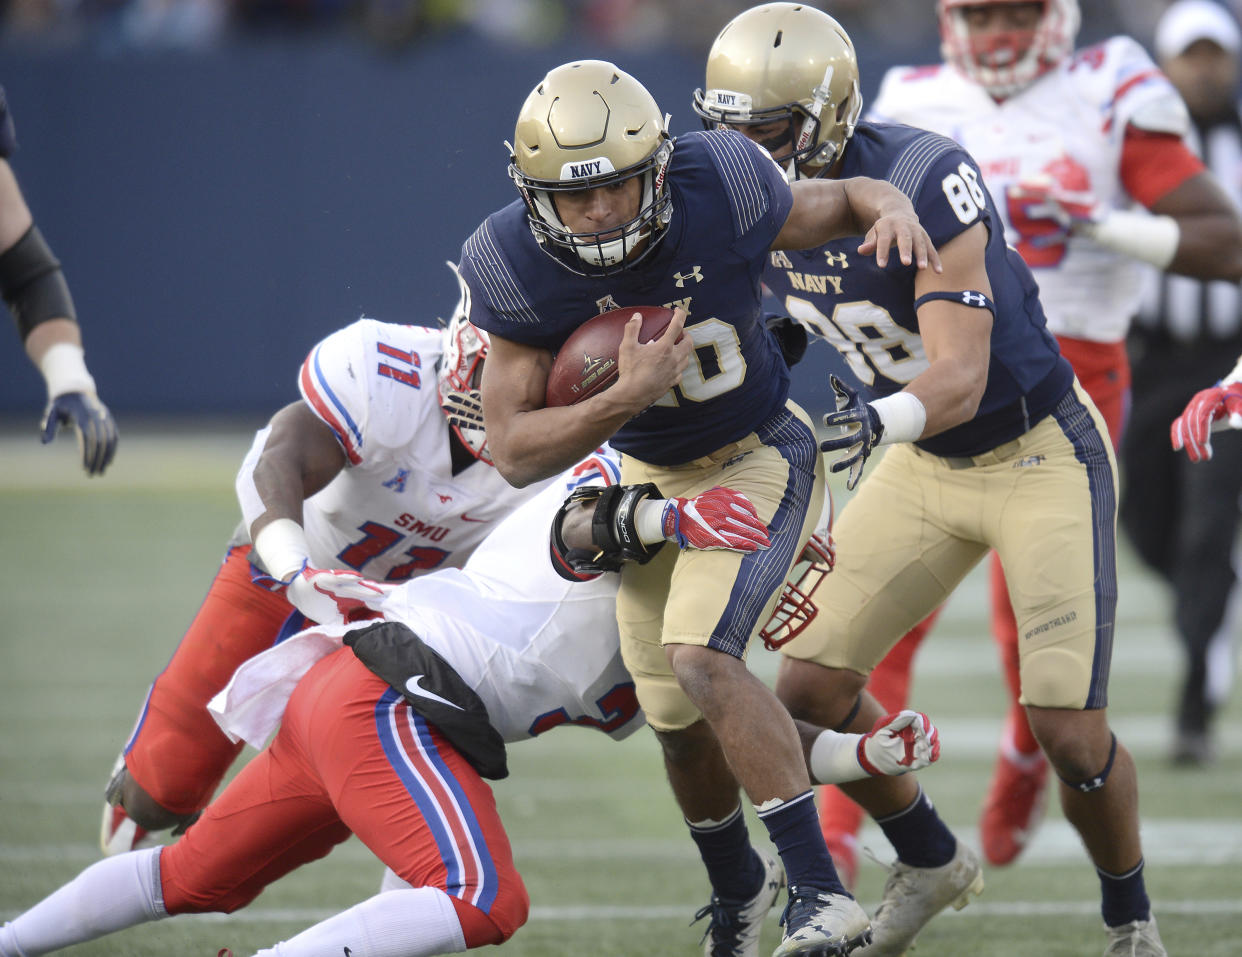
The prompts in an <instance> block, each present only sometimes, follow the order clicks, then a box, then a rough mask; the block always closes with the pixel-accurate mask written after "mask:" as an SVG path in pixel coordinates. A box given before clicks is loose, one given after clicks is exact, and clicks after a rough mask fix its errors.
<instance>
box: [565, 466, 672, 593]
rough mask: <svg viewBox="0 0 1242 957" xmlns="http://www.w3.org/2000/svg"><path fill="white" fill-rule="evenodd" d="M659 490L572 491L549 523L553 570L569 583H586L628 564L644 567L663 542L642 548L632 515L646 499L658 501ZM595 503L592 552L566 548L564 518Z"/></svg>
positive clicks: (597, 488) (644, 487)
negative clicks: (586, 505)
mask: <svg viewBox="0 0 1242 957" xmlns="http://www.w3.org/2000/svg"><path fill="white" fill-rule="evenodd" d="M660 497H661V496H660V490H659V489H658V488H656V486H655V485H654V484H653V483H651V482H647V483H646V484H645V485H609V486H607V487H601V486H598V485H592V486H588V487H586V488H580V489H575V490H574V492H573V493H572V494H571V495H570V496H569V498H567V499H565V501H564V503H563V504H562V505H561V507H560V509H558V510H557V513H556V516H555V517H554V518H553V519H552V529H551V541H550V542H549V550H550V553H551V559H552V567H553V568H555V569H556V572H557V574H558V575H560V576H561V577H562V578H565V579H568V580H569V581H575V582H577V581H587V580H589V579H591V578H594V577H596V576H597V575H600V574H601V573H603V572H617V571H620V570H621V566H622V565H624V564H625V562H627V561H635V562H638V563H639V564H640V565H642V564H646V563H647V562H649V561H651V559H652V558H654V557H655V555H656V553H657V552H658V551H659V550H660V549H661V548H663V547H664V542H656V543H655V544H654V545H645V544H643V542H642V540H641V539H640V538H639V536H638V528H637V526H636V524H635V519H634V514H635V511H636V510H637V508H638V503H639V502H641V501H642V500H643V499H646V498H660ZM588 502H594V503H595V511H594V514H593V515H592V517H591V542H592V545H593V547H592V548H589V549H587V548H570V547H569V546H568V545H566V544H565V539H564V537H563V534H562V526H563V524H564V521H565V516H566V515H567V514H569V512H570V511H571V510H572V509H575V508H578V507H579V506H580V505H582V504H583V503H588Z"/></svg>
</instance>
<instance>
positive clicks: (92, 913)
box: [0, 847, 168, 957]
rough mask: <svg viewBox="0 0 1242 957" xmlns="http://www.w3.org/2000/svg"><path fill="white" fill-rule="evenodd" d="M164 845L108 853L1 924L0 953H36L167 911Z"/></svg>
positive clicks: (23, 956)
mask: <svg viewBox="0 0 1242 957" xmlns="http://www.w3.org/2000/svg"><path fill="white" fill-rule="evenodd" d="M160 851H161V848H158V847H148V848H144V849H143V850H141V851H130V852H129V853H128V854H118V855H116V856H115V857H105V858H104V859H103V860H102V861H99V862H97V863H95V864H92V865H91V866H90V867H88V868H87V869H86V870H84V871H83V872H82V873H81V874H79V875H78V876H77V877H75V878H74V879H73V880H71V881H70V882H69V883H68V884H65V885H64V886H63V887H61V888H60V889H59V890H57V891H53V892H52V893H51V894H50V895H49V896H47V897H45V898H43V900H41V901H39V903H37V904H35V905H34V906H33V907H31V908H30V909H29V910H28V911H26V912H25V913H24V914H19V915H18V916H17V917H14V918H13V919H12V920H11V921H9V922H8V923H7V924H5V925H4V926H3V927H0V957H38V955H39V954H46V953H48V952H49V951H53V950H59V949H60V948H62V947H68V946H69V945H70V944H80V943H82V942H83V941H86V940H94V939H95V938H96V937H102V936H104V935H105V934H111V933H113V932H114V931H118V930H121V929H123V928H125V927H132V926H134V925H135V924H143V923H146V922H147V921H152V920H160V919H161V918H163V917H167V916H168V912H167V911H166V910H164V900H163V894H162V893H161V890H160Z"/></svg>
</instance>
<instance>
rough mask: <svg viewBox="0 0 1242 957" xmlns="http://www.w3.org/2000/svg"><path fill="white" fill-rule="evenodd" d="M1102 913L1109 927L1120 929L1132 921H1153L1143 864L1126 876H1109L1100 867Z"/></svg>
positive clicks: (1127, 872)
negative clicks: (1144, 879)
mask: <svg viewBox="0 0 1242 957" xmlns="http://www.w3.org/2000/svg"><path fill="white" fill-rule="evenodd" d="M1095 872H1096V873H1097V874H1099V875H1100V912H1101V913H1102V914H1103V915H1104V923H1106V924H1107V925H1108V926H1109V927H1120V926H1121V925H1122V924H1128V923H1130V921H1132V920H1151V901H1150V900H1148V899H1147V887H1146V885H1145V884H1144V883H1143V862H1142V861H1141V860H1140V861H1139V862H1138V866H1136V867H1135V868H1134V869H1133V870H1129V871H1126V872H1125V873H1124V874H1109V873H1108V872H1106V871H1102V870H1100V869H1099V868H1098V867H1097V868H1096V869H1095Z"/></svg>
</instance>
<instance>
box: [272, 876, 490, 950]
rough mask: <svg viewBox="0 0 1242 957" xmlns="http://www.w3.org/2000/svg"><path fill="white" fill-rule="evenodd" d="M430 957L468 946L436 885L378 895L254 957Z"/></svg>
mask: <svg viewBox="0 0 1242 957" xmlns="http://www.w3.org/2000/svg"><path fill="white" fill-rule="evenodd" d="M346 948H348V949H349V951H351V952H352V953H354V954H357V955H358V957H432V955H433V954H455V953H457V952H458V951H463V950H465V949H466V936H465V934H463V933H462V929H461V922H460V921H459V920H458V919H457V911H456V910H455V909H454V908H453V902H452V901H450V900H449V897H448V895H447V894H446V893H444V891H442V890H440V889H439V888H438V887H411V888H409V889H408V890H395V891H385V892H384V893H381V894H376V895H375V896H374V897H372V898H370V899H369V900H364V901H363V902H362V903H361V904H355V905H354V906H353V907H351V908H349V910H346V911H341V913H339V914H337V915H336V916H334V917H329V918H328V919H327V920H325V921H320V922H319V923H318V924H316V925H315V926H314V927H308V928H306V930H304V931H302V933H300V934H298V935H297V936H296V937H293V938H291V939H289V940H287V941H284V942H282V943H279V944H277V945H276V946H275V947H272V948H271V949H270V950H261V951H259V952H258V953H257V954H255V955H254V957H323V955H324V954H343V953H345V952H346Z"/></svg>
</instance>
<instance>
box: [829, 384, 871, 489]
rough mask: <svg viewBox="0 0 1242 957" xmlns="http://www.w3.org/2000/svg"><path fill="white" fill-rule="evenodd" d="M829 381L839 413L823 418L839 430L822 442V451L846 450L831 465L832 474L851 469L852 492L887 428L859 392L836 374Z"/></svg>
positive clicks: (847, 484) (850, 483) (848, 487)
mask: <svg viewBox="0 0 1242 957" xmlns="http://www.w3.org/2000/svg"><path fill="white" fill-rule="evenodd" d="M828 382H829V383H830V384H831V385H832V391H833V392H835V393H836V396H837V411H835V412H829V413H828V414H827V415H825V416H824V425H826V426H827V427H828V428H830V429H834V428H835V429H837V430H839V431H838V432H837V434H836V435H833V436H832V437H830V438H827V439H824V441H822V442H820V443H819V449H820V451H821V452H839V451H841V450H842V449H844V450H845V454H844V455H842V456H841V457H840V458H839V459H837V460H836V461H835V462H833V463H832V465H831V466H830V467H829V471H830V472H840V471H842V470H843V469H847V468H848V469H849V470H850V474H849V478H848V479H846V482H845V487H846V488H847V489H850V490H851V491H853V489H854V486H855V485H857V484H858V480H859V479H860V478H862V470H863V465H864V464H865V463H866V461H867V456H869V455H870V454H871V450H872V449H874V448H875V447H876V446H877V445H879V444H880V436H882V435H883V434H884V426H883V425H882V424H881V422H880V416H879V413H877V412H876V411H875V409H873V408H872V407H871V405H870V404H869V403H867V402H864V401H863V400H862V399H861V398H860V397H859V395H858V391H857V390H856V389H851V388H850V387H849V386H848V385H846V384H845V383H844V382H842V381H841V380H840V379H838V378H837V377H836V376H835V375H830V376H829V377H828Z"/></svg>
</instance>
